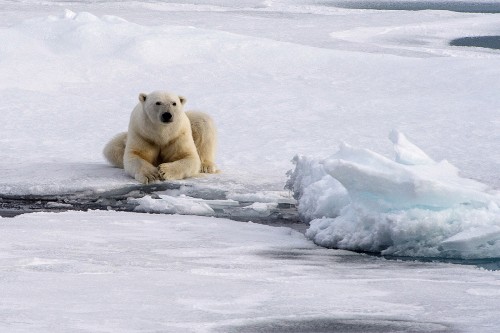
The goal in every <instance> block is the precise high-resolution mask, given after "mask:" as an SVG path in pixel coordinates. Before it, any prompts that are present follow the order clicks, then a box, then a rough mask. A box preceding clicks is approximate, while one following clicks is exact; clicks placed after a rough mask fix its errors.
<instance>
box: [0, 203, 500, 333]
mask: <svg viewBox="0 0 500 333" xmlns="http://www.w3.org/2000/svg"><path fill="white" fill-rule="evenodd" d="M0 232H1V234H2V242H1V244H0V283H1V288H0V298H1V299H2V302H1V304H0V331H2V332H159V331H161V332H172V333H174V332H175V333H177V332H254V333H255V332H262V333H263V332H331V331H337V330H340V329H344V330H341V331H342V332H344V331H345V332H352V331H354V332H358V331H359V329H360V328H361V329H362V331H363V332H366V333H370V332H379V333H382V332H422V333H423V332H426V333H427V332H450V333H451V332H483V333H486V332H492V333H493V332H497V330H498V323H499V319H498V296H499V294H498V290H499V288H500V272H498V271H484V270H479V269H476V268H473V267H467V266H459V265H451V264H425V263H417V262H400V261H387V260H385V259H381V258H374V257H369V256H367V255H362V254H356V253H352V252H348V251H342V250H328V249H325V248H321V247H318V246H315V245H314V244H313V243H312V242H310V241H309V240H307V239H306V238H305V237H304V235H302V234H301V233H298V232H296V231H293V230H291V229H289V228H276V227H269V226H264V225H258V224H253V223H243V222H234V221H228V220H223V219H215V218H207V217H189V216H175V215H150V214H138V213H119V212H106V211H90V212H66V213H58V214H56V213H35V214H26V215H21V216H18V217H15V218H12V219H6V218H3V219H1V220H0Z"/></svg>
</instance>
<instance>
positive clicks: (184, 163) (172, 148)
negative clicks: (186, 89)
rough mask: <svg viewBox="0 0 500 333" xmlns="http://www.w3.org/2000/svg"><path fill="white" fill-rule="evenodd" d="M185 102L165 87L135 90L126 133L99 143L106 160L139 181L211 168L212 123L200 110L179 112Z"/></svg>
mask: <svg viewBox="0 0 500 333" xmlns="http://www.w3.org/2000/svg"><path fill="white" fill-rule="evenodd" d="M185 104H186V98H184V97H182V96H178V95H175V94H171V93H168V92H162V91H155V92H152V93H150V94H143V93H141V94H139V103H138V104H137V106H136V107H135V108H134V110H133V111H132V114H131V116H130V122H129V127H128V132H123V133H120V134H118V135H116V136H115V137H114V138H113V139H111V141H110V142H109V143H108V144H107V145H106V146H105V147H104V151H103V153H104V156H105V157H106V159H107V160H108V161H109V162H110V163H111V164H112V165H114V166H116V167H119V168H124V169H125V171H126V172H127V173H128V174H129V175H130V176H132V177H134V178H135V179H136V180H137V181H139V182H141V183H144V184H148V183H150V182H153V181H156V180H162V179H163V180H174V179H184V178H188V177H193V176H195V175H196V174H198V173H200V172H202V173H215V172H217V169H216V166H215V163H214V160H215V148H216V140H217V133H216V129H215V124H214V122H213V120H212V119H211V118H210V116H208V115H207V114H205V113H203V112H196V111H189V112H184V111H183V107H184V105H185Z"/></svg>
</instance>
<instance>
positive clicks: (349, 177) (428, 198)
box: [287, 131, 500, 259]
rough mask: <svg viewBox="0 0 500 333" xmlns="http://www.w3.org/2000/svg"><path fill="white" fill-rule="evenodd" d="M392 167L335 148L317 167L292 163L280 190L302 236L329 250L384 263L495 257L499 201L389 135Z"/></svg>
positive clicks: (499, 245)
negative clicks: (293, 205)
mask: <svg viewBox="0 0 500 333" xmlns="http://www.w3.org/2000/svg"><path fill="white" fill-rule="evenodd" d="M390 139H391V141H392V142H393V143H394V148H395V151H396V159H395V161H392V160H390V159H388V158H386V157H384V156H381V155H379V154H377V153H375V152H373V151H370V150H368V149H359V148H354V147H351V146H349V145H347V144H342V145H341V147H340V149H339V151H338V152H337V153H336V154H334V155H333V156H331V157H329V158H327V159H325V160H317V159H311V158H307V157H304V156H296V157H295V158H294V163H295V165H296V166H295V170H293V172H290V174H289V181H288V183H287V187H288V188H290V189H292V190H293V192H294V196H295V198H296V199H298V205H299V206H298V208H299V214H300V216H301V218H302V219H303V220H304V221H306V222H310V227H309V229H308V230H307V236H308V237H309V238H310V239H312V240H313V241H314V242H315V243H317V244H319V245H322V246H326V247H332V248H341V249H349V250H355V251H366V252H376V253H381V254H384V255H395V256H414V257H441V258H443V257H444V258H467V259H471V258H498V257H500V209H499V205H500V195H499V193H498V192H495V191H493V190H492V189H489V188H488V186H486V185H485V184H482V183H479V182H477V181H474V180H471V179H466V178H462V177H460V176H459V173H458V169H457V168H455V167H454V166H453V165H451V164H450V163H448V162H447V161H441V162H435V161H433V160H432V159H431V158H430V157H429V156H427V154H425V153H424V152H423V151H422V150H421V149H419V148H418V147H417V146H415V145H414V144H412V143H411V142H409V141H408V140H407V139H406V137H405V136H404V135H403V134H402V133H400V132H397V131H393V132H392V133H391V134H390Z"/></svg>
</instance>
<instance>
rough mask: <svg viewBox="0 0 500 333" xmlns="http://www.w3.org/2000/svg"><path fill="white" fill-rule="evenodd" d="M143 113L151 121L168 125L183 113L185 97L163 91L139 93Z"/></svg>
mask: <svg viewBox="0 0 500 333" xmlns="http://www.w3.org/2000/svg"><path fill="white" fill-rule="evenodd" d="M139 101H140V102H141V105H142V109H143V111H144V113H145V114H146V115H147V116H148V118H149V120H150V121H151V122H153V123H157V124H163V125H168V124H170V123H173V122H174V121H175V119H176V118H177V117H180V116H181V115H182V114H183V107H184V104H186V98H184V97H182V96H178V95H175V94H171V93H168V92H164V91H154V92H152V93H150V94H144V93H141V94H139Z"/></svg>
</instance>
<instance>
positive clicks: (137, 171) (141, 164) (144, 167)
mask: <svg viewBox="0 0 500 333" xmlns="http://www.w3.org/2000/svg"><path fill="white" fill-rule="evenodd" d="M159 152H160V148H159V147H157V146H156V145H154V144H151V143H149V142H147V141H144V140H143V139H141V138H140V137H138V136H136V135H133V134H132V135H130V133H129V135H128V138H127V144H126V147H125V154H124V156H123V164H124V168H125V171H126V172H127V173H128V174H129V175H130V176H132V177H134V178H135V179H136V180H137V181H139V182H141V183H143V184H148V183H151V182H154V181H156V180H160V179H161V177H160V172H159V171H158V168H157V167H156V166H154V165H153V163H155V161H156V160H157V158H158V154H159Z"/></svg>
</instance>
